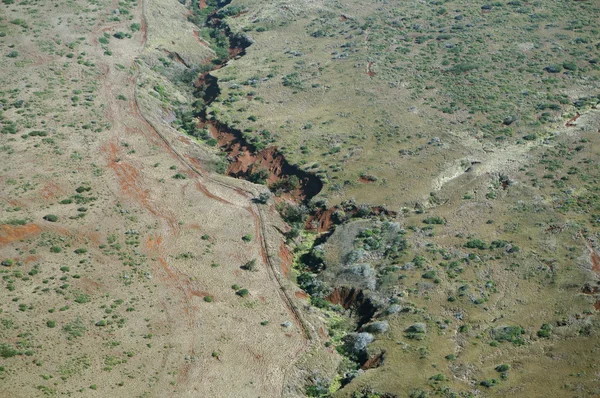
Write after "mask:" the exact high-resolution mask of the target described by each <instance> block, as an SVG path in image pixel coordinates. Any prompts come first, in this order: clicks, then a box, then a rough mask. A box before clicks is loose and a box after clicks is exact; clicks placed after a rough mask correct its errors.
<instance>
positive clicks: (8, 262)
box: [1, 258, 15, 267]
mask: <svg viewBox="0 0 600 398" xmlns="http://www.w3.org/2000/svg"><path fill="white" fill-rule="evenodd" d="M1 264H2V265H3V266H5V267H12V266H13V265H14V264H15V261H14V260H13V259H12V258H8V259H6V260H2V263H1Z"/></svg>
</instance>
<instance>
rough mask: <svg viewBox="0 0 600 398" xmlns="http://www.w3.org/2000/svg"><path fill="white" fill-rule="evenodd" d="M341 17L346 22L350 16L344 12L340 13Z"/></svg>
mask: <svg viewBox="0 0 600 398" xmlns="http://www.w3.org/2000/svg"><path fill="white" fill-rule="evenodd" d="M340 19H341V20H342V21H344V22H346V21H347V20H348V17H347V16H345V15H344V14H342V15H340Z"/></svg>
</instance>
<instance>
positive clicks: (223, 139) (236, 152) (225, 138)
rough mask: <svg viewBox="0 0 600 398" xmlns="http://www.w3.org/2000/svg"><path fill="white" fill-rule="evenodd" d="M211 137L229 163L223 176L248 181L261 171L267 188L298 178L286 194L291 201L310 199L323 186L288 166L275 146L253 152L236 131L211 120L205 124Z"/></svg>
mask: <svg viewBox="0 0 600 398" xmlns="http://www.w3.org/2000/svg"><path fill="white" fill-rule="evenodd" d="M205 126H208V129H209V131H210V132H211V134H212V135H213V137H214V138H215V139H216V140H217V141H218V143H219V147H221V149H222V150H223V151H225V152H227V154H228V155H229V156H228V159H229V160H230V164H229V167H228V169H227V174H229V175H231V176H233V177H236V178H243V179H248V178H249V177H250V176H251V175H252V174H253V173H255V172H256V171H257V170H261V169H264V170H266V171H267V172H268V177H267V183H268V184H269V185H271V184H274V183H276V182H278V181H281V180H284V179H287V178H289V177H290V176H292V175H295V176H296V177H298V180H299V183H300V184H299V187H298V189H296V190H295V191H292V192H289V194H290V197H291V198H292V199H293V200H295V201H302V200H305V199H310V198H312V197H313V196H315V195H316V194H318V193H319V192H320V191H321V188H322V187H323V184H322V183H321V181H320V180H319V179H318V178H317V177H316V176H314V175H312V174H309V173H307V172H305V171H303V170H301V169H298V168H296V167H294V166H292V165H290V164H289V163H288V162H287V161H286V160H285V157H284V156H283V155H282V154H281V152H279V150H278V149H277V148H276V147H268V148H265V149H261V150H260V151H258V152H256V151H255V150H254V148H253V147H252V145H249V144H246V143H245V142H244V141H243V139H242V138H241V133H240V132H239V131H236V130H233V129H229V128H226V127H224V126H222V125H220V124H218V123H216V122H214V121H207V122H206V123H205Z"/></svg>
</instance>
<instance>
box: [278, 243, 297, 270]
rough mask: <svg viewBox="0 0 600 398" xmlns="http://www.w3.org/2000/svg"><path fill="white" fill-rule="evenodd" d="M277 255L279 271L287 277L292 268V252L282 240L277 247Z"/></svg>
mask: <svg viewBox="0 0 600 398" xmlns="http://www.w3.org/2000/svg"><path fill="white" fill-rule="evenodd" d="M279 257H280V258H281V272H282V273H283V276H284V277H285V278H287V277H289V275H290V272H291V270H292V262H293V261H294V254H293V253H292V252H291V251H290V249H289V248H288V247H287V245H286V244H285V243H284V242H281V246H280V248H279Z"/></svg>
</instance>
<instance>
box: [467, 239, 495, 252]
mask: <svg viewBox="0 0 600 398" xmlns="http://www.w3.org/2000/svg"><path fill="white" fill-rule="evenodd" d="M465 247H466V248H469V249H479V250H485V249H487V248H488V247H489V246H488V244H487V243H485V242H484V241H482V240H481V239H472V240H470V241H468V242H467V243H465Z"/></svg>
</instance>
